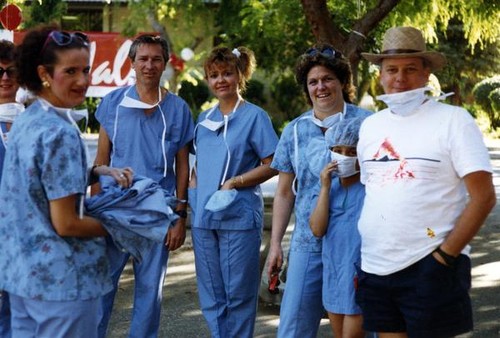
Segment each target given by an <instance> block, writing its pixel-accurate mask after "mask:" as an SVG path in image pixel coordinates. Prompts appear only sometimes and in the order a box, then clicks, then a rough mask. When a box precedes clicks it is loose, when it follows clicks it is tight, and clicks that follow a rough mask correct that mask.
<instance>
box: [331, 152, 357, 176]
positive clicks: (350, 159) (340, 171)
mask: <svg viewBox="0 0 500 338" xmlns="http://www.w3.org/2000/svg"><path fill="white" fill-rule="evenodd" d="M330 153H331V158H332V161H336V162H337V171H336V174H337V176H338V177H350V176H353V175H356V174H357V173H358V172H359V170H357V169H356V161H357V160H358V158H357V157H355V156H345V155H342V154H339V153H336V152H334V151H331V152H330Z"/></svg>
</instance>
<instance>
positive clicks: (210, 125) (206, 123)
mask: <svg viewBox="0 0 500 338" xmlns="http://www.w3.org/2000/svg"><path fill="white" fill-rule="evenodd" d="M223 125H224V121H212V120H210V119H208V118H207V119H204V120H203V121H201V122H200V126H203V127H205V128H207V129H208V130H211V131H217V130H219V129H220V127H222V126H223Z"/></svg>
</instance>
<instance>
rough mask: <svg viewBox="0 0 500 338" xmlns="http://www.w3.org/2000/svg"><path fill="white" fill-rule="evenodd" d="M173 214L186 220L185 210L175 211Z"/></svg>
mask: <svg viewBox="0 0 500 338" xmlns="http://www.w3.org/2000/svg"><path fill="white" fill-rule="evenodd" d="M175 213H176V214H177V215H179V217H180V218H187V217H188V213H187V211H186V210H176V211H175Z"/></svg>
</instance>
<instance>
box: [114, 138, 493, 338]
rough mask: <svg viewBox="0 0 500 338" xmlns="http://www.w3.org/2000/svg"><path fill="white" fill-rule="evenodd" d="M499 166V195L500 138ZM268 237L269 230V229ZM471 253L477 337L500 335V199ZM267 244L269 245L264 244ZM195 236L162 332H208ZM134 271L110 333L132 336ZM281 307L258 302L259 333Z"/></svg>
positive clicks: (266, 332) (170, 285)
mask: <svg viewBox="0 0 500 338" xmlns="http://www.w3.org/2000/svg"><path fill="white" fill-rule="evenodd" d="M489 146H490V147H491V148H490V150H491V157H492V162H493V165H494V167H495V186H496V188H497V197H498V196H499V194H500V142H495V143H489ZM264 234H265V236H269V231H265V232H264ZM472 246H473V253H472V264H473V270H472V275H473V282H472V290H471V296H472V301H473V306H474V316H475V330H474V332H473V334H472V336H473V337H477V338H498V337H500V203H499V205H497V207H496V208H495V210H494V212H493V213H492V214H491V215H490V216H489V218H488V220H487V221H486V224H485V226H484V227H483V228H482V229H481V231H480V233H479V234H478V236H477V237H476V238H475V239H474V241H473V243H472ZM263 249H264V248H263ZM193 261H194V259H193V252H192V246H191V239H190V237H189V236H188V240H187V242H186V244H185V245H184V247H183V248H182V249H180V250H178V251H175V252H173V253H172V254H171V257H170V260H169V266H168V269H167V277H166V281H165V285H164V288H163V290H164V299H163V313H162V325H161V331H160V335H159V336H160V337H162V338H163V337H177V336H180V337H187V338H191V337H193V338H194V337H209V333H208V331H207V327H206V324H205V322H204V319H203V317H202V315H201V312H200V310H199V304H198V298H197V289H196V280H195V272H194V263H193ZM132 292H133V276H132V274H131V268H130V266H129V265H128V266H127V269H126V270H125V272H124V274H123V275H122V278H121V281H120V289H119V291H118V295H117V300H116V305H115V311H114V312H113V316H112V319H111V324H110V332H109V335H108V337H110V338H122V337H126V336H127V332H128V331H127V330H128V326H129V321H130V309H131V307H132ZM278 320H279V308H278V307H277V306H274V305H268V304H266V303H263V302H261V303H260V304H259V310H258V317H257V323H256V330H255V337H262V338H263V337H275V335H276V327H277V324H278ZM318 337H332V334H331V331H330V328H329V325H328V321H327V320H326V319H324V320H323V321H322V323H321V328H320V332H319V334H318Z"/></svg>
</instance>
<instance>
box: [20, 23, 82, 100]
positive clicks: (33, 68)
mask: <svg viewBox="0 0 500 338" xmlns="http://www.w3.org/2000/svg"><path fill="white" fill-rule="evenodd" d="M53 32H55V33H53ZM78 48H85V49H89V48H90V47H89V43H88V39H87V37H86V35H85V34H83V33H68V32H62V31H60V30H59V27H58V26H57V25H41V26H37V27H35V28H33V29H31V30H30V31H28V32H27V33H26V35H25V36H24V39H23V41H22V43H21V44H20V45H19V46H18V48H17V58H16V67H17V70H18V82H19V84H20V85H21V86H22V87H26V88H27V89H29V90H30V91H31V92H33V93H35V94H38V93H39V92H40V91H41V90H42V88H43V86H42V80H41V79H40V77H39V76H38V71H37V68H38V66H39V65H43V66H45V67H46V68H47V71H48V73H49V74H50V75H51V76H52V75H53V72H54V66H55V65H56V64H57V63H58V62H59V57H58V52H60V51H62V50H69V49H78Z"/></svg>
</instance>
